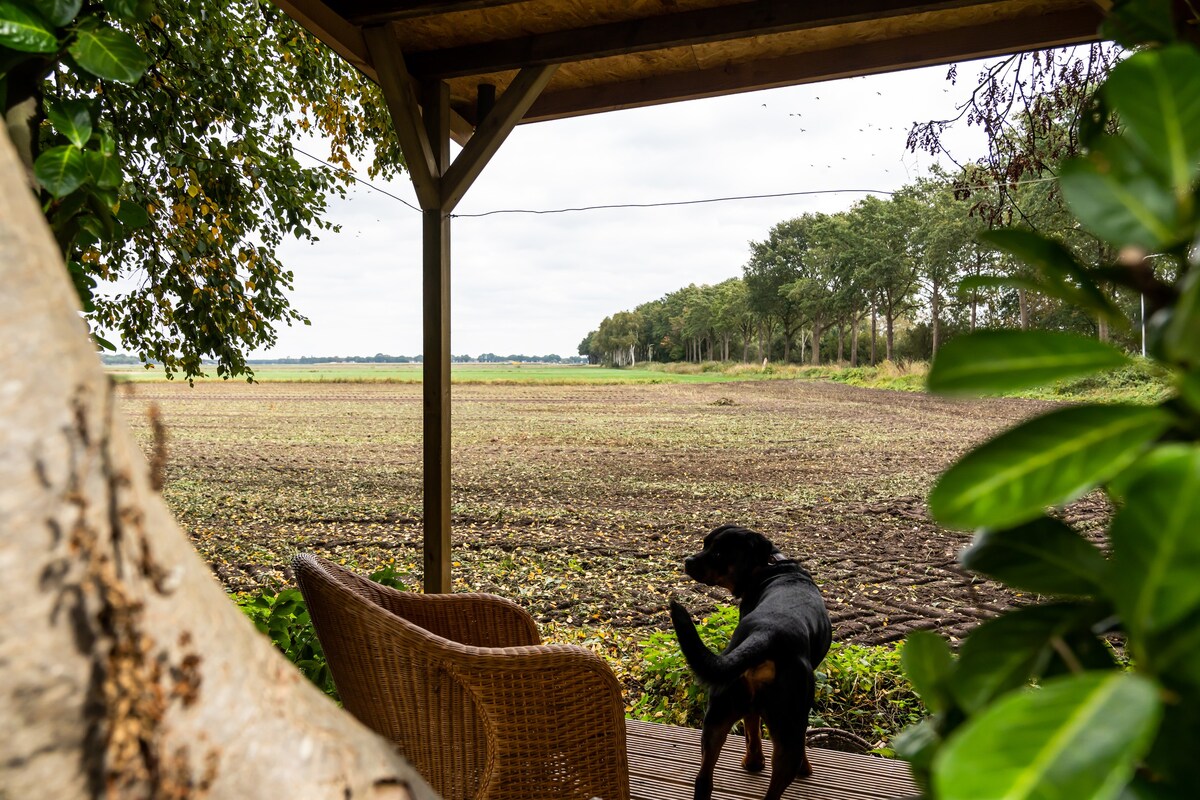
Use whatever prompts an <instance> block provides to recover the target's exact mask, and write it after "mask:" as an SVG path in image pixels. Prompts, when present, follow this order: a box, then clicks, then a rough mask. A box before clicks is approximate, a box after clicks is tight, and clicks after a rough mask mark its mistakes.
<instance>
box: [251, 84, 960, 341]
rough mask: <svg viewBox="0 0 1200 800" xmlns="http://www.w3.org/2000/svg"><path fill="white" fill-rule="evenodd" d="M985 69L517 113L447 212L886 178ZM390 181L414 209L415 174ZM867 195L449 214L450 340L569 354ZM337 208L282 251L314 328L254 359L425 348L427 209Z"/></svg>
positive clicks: (908, 173)
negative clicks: (315, 238) (910, 138)
mask: <svg viewBox="0 0 1200 800" xmlns="http://www.w3.org/2000/svg"><path fill="white" fill-rule="evenodd" d="M978 69H979V66H978V65H974V64H972V65H962V66H961V67H960V69H959V76H960V80H959V83H958V86H957V87H952V86H951V85H950V84H949V83H948V82H947V81H946V80H945V75H946V68H945V67H932V68H928V69H922V70H912V71H908V72H903V73H894V74H890V75H881V76H875V77H868V78H852V79H847V80H842V81H835V82H830V83H823V84H814V85H811V86H798V87H791V88H787V89H774V90H768V91H762V92H752V93H748V94H741V95H734V96H730V97H723V98H715V99H711V100H696V101H690V102H685V103H674V104H671V105H665V106H656V107H652V108H644V109H634V110H629V111H619V112H613V113H608V114H600V115H595V116H590V117H582V118H577V119H569V120H560V121H555V122H543V123H537V124H533V125H522V126H519V127H518V128H517V129H516V130H515V131H514V132H513V133H512V135H511V136H510V137H509V139H508V141H507V142H505V144H504V146H503V147H501V148H500V151H499V153H498V154H497V155H496V156H495V158H494V159H493V160H492V162H491V163H490V164H489V165H488V167H487V168H486V169H485V170H484V172H483V174H482V176H481V177H480V178H479V180H478V181H477V182H476V183H475V185H474V186H473V187H472V188H471V190H470V192H468V194H467V196H466V198H465V199H464V200H463V201H462V203H461V204H460V206H459V208H458V209H457V211H456V213H460V214H464V215H465V214H473V213H481V212H486V211H493V210H496V209H513V208H517V209H554V208H565V207H576V206H590V205H599V204H614V203H650V202H660V201H673V200H690V199H701V198H710V197H722V196H730V195H754V194H769V193H781V192H798V191H814V190H832V189H879V190H891V189H896V188H898V187H899V186H901V185H903V184H904V183H906V182H908V181H910V180H912V179H913V178H915V177H917V176H918V175H920V174H923V172H924V171H925V170H926V169H927V165H928V163H929V159H928V158H927V157H923V156H918V155H913V154H911V153H908V152H907V151H906V149H905V139H906V134H907V131H908V128H909V126H910V124H911V123H912V122H913V121H917V120H921V121H924V120H928V119H937V118H945V117H947V116H950V115H952V114H953V113H954V108H955V105H956V103H958V102H960V101H961V100H962V98H963V97H964V96H965V95H966V94H967V93H968V92H969V91H970V89H971V88H973V86H974V78H975V75H976V73H977V72H978ZM956 142H957V144H956V146H955V152H956V154H958V153H963V154H968V155H970V154H974V153H976V152H978V151H979V150H980V149H981V148H982V141H981V139H980V138H979V136H978V132H977V131H974V130H971V131H968V130H963V131H961V132H960V133H959V134H958V135H957V138H956ZM305 147H306V149H308V148H309V147H313V145H311V144H310V145H305ZM314 152H317V153H318V154H320V151H314ZM384 185H385V186H386V188H387V189H388V191H390V192H392V193H394V194H397V195H399V196H401V197H404V198H406V199H408V200H409V201H411V202H413V203H414V205H415V196H414V194H413V192H412V188H411V186H410V185H409V184H408V183H407V181H405V180H400V181H395V182H392V183H391V184H384ZM860 197H862V194H861V193H845V194H825V195H813V196H810V197H793V198H786V199H772V200H751V201H741V202H731V203H714V204H709V205H699V206H684V207H675V208H656V209H627V210H603V211H591V212H585V213H572V214H551V215H528V214H498V215H494V216H489V217H484V218H476V219H471V218H459V219H455V220H454V222H453V223H452V232H453V247H452V250H451V253H452V281H453V284H452V294H451V302H452V350H453V352H454V353H456V354H470V355H478V354H480V353H483V352H489V351H490V352H494V353H497V354H501V355H507V354H510V353H524V354H529V355H542V354H546V353H558V354H560V355H564V356H566V355H574V354H575V352H576V348H577V347H578V345H579V342H580V340H582V339H583V338H584V336H586V335H587V333H588V331H590V330H593V329H595V328H596V326H597V325H598V324H599V323H600V321H601V320H602V319H603V318H604V317H605V316H607V315H609V314H611V313H614V312H616V311H620V310H623V309H629V308H633V307H634V306H636V305H638V304H639V303H642V302H645V301H647V300H652V299H655V298H658V297H660V296H662V295H663V294H664V293H666V292H669V291H672V290H675V289H678V288H680V287H682V286H686V285H687V284H689V283H692V282H695V283H697V284H702V283H717V282H720V281H723V280H725V279H727V278H730V277H733V276H735V275H740V274H741V268H742V265H743V264H744V263H745V260H746V257H747V254H748V246H747V243H748V242H749V241H750V240H753V239H762V238H764V237H765V236H766V234H767V232H768V231H769V229H770V228H771V226H772V225H774V224H775V223H776V222H778V221H780V220H783V219H788V218H790V217H794V216H797V215H799V214H802V213H804V212H806V211H827V212H828V211H837V210H841V209H844V208H847V207H849V206H850V205H851V204H852V203H853V202H854V201H855V200H856V199H858V198H860ZM331 218H332V219H333V220H334V221H336V222H338V223H340V224H341V226H342V230H341V232H340V233H338V234H327V235H325V236H324V237H323V239H322V241H321V242H319V243H318V244H316V245H300V244H296V243H293V244H291V245H289V246H287V247H286V248H285V250H284V251H283V253H282V254H281V255H282V257H283V259H284V262H285V263H286V264H287V265H288V266H289V267H290V268H291V269H292V270H293V271H294V273H295V291H294V292H293V293H292V301H293V304H294V305H295V307H296V308H297V309H298V310H299V311H300V312H301V313H303V314H305V315H307V316H308V317H309V318H310V319H311V320H312V325H311V327H304V326H299V327H293V328H283V329H281V330H280V331H279V342H278V344H277V346H276V347H275V348H273V349H272V350H270V351H265V352H259V353H256V354H255V355H256V356H260V357H261V356H273V357H289V356H290V357H294V356H303V355H372V354H374V353H377V352H385V353H390V354H405V355H416V354H418V353H419V352H420V351H421V278H420V263H421V230H420V215H419V214H417V213H416V212H414V211H411V210H409V209H408V208H405V207H404V206H403V205H401V204H400V203H398V202H397V201H396V200H394V199H391V198H388V197H386V196H384V195H382V194H379V193H376V192H373V191H370V190H369V189H366V188H362V187H359V188H357V189H356V190H355V191H354V192H353V193H352V194H351V195H350V196H349V197H348V198H347V199H346V200H339V201H335V202H334V203H333V204H332V206H331Z"/></svg>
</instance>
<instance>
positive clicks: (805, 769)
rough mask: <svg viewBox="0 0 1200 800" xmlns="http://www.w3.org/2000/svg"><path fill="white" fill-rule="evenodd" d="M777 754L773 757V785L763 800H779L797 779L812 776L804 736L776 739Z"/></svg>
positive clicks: (768, 788)
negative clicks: (805, 750)
mask: <svg viewBox="0 0 1200 800" xmlns="http://www.w3.org/2000/svg"><path fill="white" fill-rule="evenodd" d="M772 744H773V745H774V746H775V754H774V755H773V756H772V757H771V784H770V785H769V786H768V787H767V793H766V794H765V795H763V800H779V798H781V797H783V792H784V790H786V789H787V788H788V786H790V785H791V784H792V781H794V780H795V779H796V778H807V777H808V776H809V775H812V767H811V766H809V764H808V756H807V755H806V754H805V752H804V734H803V733H801V734H800V736H799V737H798V738H797V737H788V738H786V739H774V740H772Z"/></svg>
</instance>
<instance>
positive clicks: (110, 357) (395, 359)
mask: <svg viewBox="0 0 1200 800" xmlns="http://www.w3.org/2000/svg"><path fill="white" fill-rule="evenodd" d="M100 358H101V360H102V361H103V362H104V363H105V364H107V365H109V366H130V365H134V364H141V363H143V362H142V359H140V358H138V357H137V356H131V355H125V354H123V353H117V354H104V355H102V356H101V357H100ZM424 360H425V357H424V356H391V355H388V354H386V353H376V354H375V355H373V356H300V357H299V358H252V359H247V361H246V363H247V364H251V365H254V364H258V365H262V364H284V365H286V364H292V365H300V364H421V363H423V362H424ZM451 360H452V361H453V362H454V363H455V364H476V363H479V364H500V363H505V364H507V363H512V362H517V363H520V364H585V363H587V359H586V358H584V357H583V356H567V357H565V358H564V357H563V356H560V355H555V354H553V353H551V354H549V355H544V356H526V355H509V356H498V355H496V354H495V353H484V354H482V355H480V356H479V357H478V358H476V357H474V356H467V355H462V356H453V357H452V358H451ZM150 363H154V362H150ZM203 363H205V364H208V365H211V364H212V363H213V362H212V361H210V360H206V361H204V362H203Z"/></svg>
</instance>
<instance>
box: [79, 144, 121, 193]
mask: <svg viewBox="0 0 1200 800" xmlns="http://www.w3.org/2000/svg"><path fill="white" fill-rule="evenodd" d="M87 165H88V175H90V176H91V178H92V181H93V182H94V183H95V184H96V185H97V186H99V187H101V188H102V189H115V188H116V187H118V186H120V185H121V177H122V176H121V161H120V159H117V158H112V157H110V156H104V155H102V154H100V153H98V152H96V151H94V150H91V151H88V153H87Z"/></svg>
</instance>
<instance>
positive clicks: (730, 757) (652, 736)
mask: <svg viewBox="0 0 1200 800" xmlns="http://www.w3.org/2000/svg"><path fill="white" fill-rule="evenodd" d="M625 727H626V732H627V734H628V749H629V773H630V774H629V782H630V791H631V794H632V797H633V800H690V798H691V797H692V779H693V778H694V777H695V773H696V769H697V768H698V767H699V765H700V731H697V730H692V729H690V728H676V727H673V726H669V725H658V724H655V723H650V722H637V721H635V720H626V723H625ZM744 746H745V745H744V740H743V739H742V737H741V736H730V737H729V741H727V742H726V744H725V749H724V750H723V751H722V753H721V758H720V759H719V760H718V762H717V772H716V776H715V781H714V782H715V789H714V791H713V800H759V798H761V797H762V796H763V795H764V794H765V793H766V791H767V784H768V783H769V782H770V766H769V765H770V759H771V743H770V742H763V749H764V750H765V751H766V756H767V763H768V767H767V770H766V771H764V772H761V773H758V774H757V775H755V774H750V773H747V772H745V771H743V770H742V767H741V758H742V749H743V747H744ZM808 758H809V761H810V762H811V763H812V766H813V776H812V777H811V778H806V779H804V780H798V781H796V782H795V783H793V784H792V785H791V787H790V788H789V789H788V790H787V792H785V793H784V795H783V796H784V800H902V799H907V798H917V797H919V796H920V792H919V790H918V789H917V786H916V784H914V783H913V781H912V778H911V776H910V775H909V771H908V766H907V765H906V764H904V763H903V762H901V761H892V760H890V759H886V758H878V757H876V756H863V755H855V754H852V753H841V752H838V751H835V750H823V749H820V748H816V747H811V748H809V750H808Z"/></svg>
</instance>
